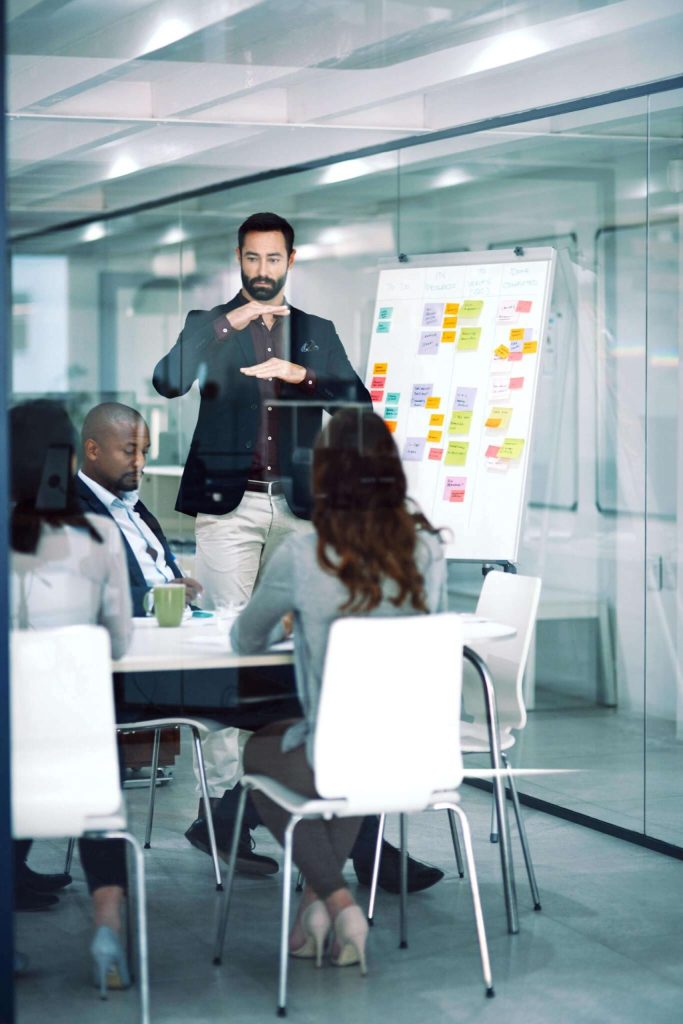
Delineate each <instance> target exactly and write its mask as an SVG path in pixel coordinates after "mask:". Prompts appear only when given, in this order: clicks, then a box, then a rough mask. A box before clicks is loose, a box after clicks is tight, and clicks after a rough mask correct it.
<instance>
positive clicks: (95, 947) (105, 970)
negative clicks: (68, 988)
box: [90, 924, 130, 999]
mask: <svg viewBox="0 0 683 1024" xmlns="http://www.w3.org/2000/svg"><path fill="white" fill-rule="evenodd" d="M90 952H91V954H92V958H93V962H94V967H95V984H96V985H97V987H98V988H99V990H100V999H106V998H107V989H108V988H110V989H120V988H130V974H129V973H128V965H127V964H126V957H125V955H124V952H123V949H122V948H121V943H120V942H119V937H118V935H117V934H116V932H115V931H114V930H113V929H112V928H109V927H108V925H106V924H101V925H100V926H99V928H98V929H97V931H96V932H95V936H94V938H93V940H92V943H91V945H90Z"/></svg>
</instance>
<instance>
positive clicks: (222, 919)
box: [213, 786, 249, 967]
mask: <svg viewBox="0 0 683 1024" xmlns="http://www.w3.org/2000/svg"><path fill="white" fill-rule="evenodd" d="M248 793H249V790H248V789H247V787H246V786H243V787H242V792H241V793H240V799H239V803H238V804H237V814H236V816H235V829H234V831H233V833H232V842H231V843H230V859H229V861H228V873H227V875H226V877H225V893H224V895H223V905H222V907H221V910H220V914H219V917H218V927H217V928H216V941H215V943H214V947H213V962H214V964H215V965H216V967H217V966H218V965H219V964H220V962H221V957H222V955H223V946H224V945H225V929H226V927H227V924H228V913H229V911H230V899H231V897H232V883H233V879H234V877H235V862H236V861H237V847H238V846H239V841H240V832H241V830H242V819H243V818H244V808H245V806H246V803H247V795H248Z"/></svg>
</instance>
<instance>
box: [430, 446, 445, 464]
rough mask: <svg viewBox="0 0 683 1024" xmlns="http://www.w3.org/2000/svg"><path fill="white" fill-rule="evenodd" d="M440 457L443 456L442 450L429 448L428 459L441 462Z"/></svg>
mask: <svg viewBox="0 0 683 1024" xmlns="http://www.w3.org/2000/svg"><path fill="white" fill-rule="evenodd" d="M442 456H443V448H430V449H429V456H428V457H429V458H430V459H432V460H433V461H434V462H441V458H442Z"/></svg>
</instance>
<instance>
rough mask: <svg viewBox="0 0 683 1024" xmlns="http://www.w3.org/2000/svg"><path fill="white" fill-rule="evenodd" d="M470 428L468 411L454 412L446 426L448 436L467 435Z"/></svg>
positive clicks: (470, 414)
mask: <svg viewBox="0 0 683 1024" xmlns="http://www.w3.org/2000/svg"><path fill="white" fill-rule="evenodd" d="M471 426H472V413H471V412H470V411H469V410H468V411H467V412H457V411H456V412H454V413H452V414H451V421H450V423H449V424H448V433H449V434H469V432H470V427H471Z"/></svg>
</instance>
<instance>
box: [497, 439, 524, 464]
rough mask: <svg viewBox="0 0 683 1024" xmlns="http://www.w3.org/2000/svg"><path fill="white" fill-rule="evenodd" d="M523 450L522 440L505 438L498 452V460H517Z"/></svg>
mask: <svg viewBox="0 0 683 1024" xmlns="http://www.w3.org/2000/svg"><path fill="white" fill-rule="evenodd" d="M523 449H524V438H522V437H506V438H505V440H504V441H503V443H502V445H501V446H500V450H499V452H498V458H499V459H518V458H519V457H520V455H521V454H522V451H523Z"/></svg>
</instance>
